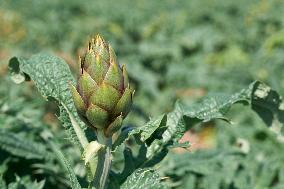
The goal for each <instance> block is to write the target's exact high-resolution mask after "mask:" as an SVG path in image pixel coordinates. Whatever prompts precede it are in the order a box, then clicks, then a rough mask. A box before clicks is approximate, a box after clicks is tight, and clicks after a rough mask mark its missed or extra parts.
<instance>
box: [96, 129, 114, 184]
mask: <svg viewBox="0 0 284 189" xmlns="http://www.w3.org/2000/svg"><path fill="white" fill-rule="evenodd" d="M97 139H98V142H99V143H101V144H103V145H105V148H102V149H101V150H99V151H98V165H97V170H96V174H95V180H94V186H95V188H96V189H105V188H107V180H108V176H109V172H110V168H111V161H112V156H111V146H112V138H111V137H110V138H106V137H105V136H104V132H103V130H97Z"/></svg>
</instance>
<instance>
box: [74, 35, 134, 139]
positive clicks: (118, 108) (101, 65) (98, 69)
mask: <svg viewBox="0 0 284 189" xmlns="http://www.w3.org/2000/svg"><path fill="white" fill-rule="evenodd" d="M80 64H81V70H80V75H79V78H78V81H77V86H76V87H74V86H73V85H70V88H71V93H72V97H73V101H74V104H75V107H76V109H77V112H78V114H79V116H80V117H81V119H82V120H83V121H84V122H85V123H86V124H87V125H88V126H89V127H91V128H93V129H96V130H99V131H103V132H104V135H105V136H107V137H110V136H112V135H113V133H115V132H117V131H118V130H119V129H120V127H121V124H122V120H123V119H124V118H125V117H126V116H127V114H128V112H129V111H130V108H131V105H132V96H133V93H134V91H133V90H132V89H131V88H130V86H129V81H128V76H127V72H126V68H125V65H122V67H120V66H119V64H118V62H117V59H116V56H115V53H114V50H113V49H112V47H111V46H110V45H109V44H108V43H106V42H105V41H104V39H103V38H102V37H100V36H99V35H97V36H96V38H95V39H92V40H91V41H90V42H89V47H88V50H87V51H86V53H85V54H84V56H83V57H82V58H81V59H80Z"/></svg>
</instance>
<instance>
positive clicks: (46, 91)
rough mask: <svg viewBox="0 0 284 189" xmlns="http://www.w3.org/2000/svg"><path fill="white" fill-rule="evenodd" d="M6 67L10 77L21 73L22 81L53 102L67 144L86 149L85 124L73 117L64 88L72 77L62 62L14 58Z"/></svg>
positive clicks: (47, 56) (49, 57)
mask: <svg viewBox="0 0 284 189" xmlns="http://www.w3.org/2000/svg"><path fill="white" fill-rule="evenodd" d="M9 68H10V72H11V74H12V75H15V74H21V75H22V76H25V77H26V80H27V79H29V78H31V79H32V80H33V81H34V83H35V85H36V87H37V88H38V90H39V92H40V93H41V94H42V95H43V96H44V97H45V98H46V99H52V100H55V101H56V102H57V103H58V104H59V107H60V113H61V115H60V117H59V119H60V120H61V121H62V123H63V126H64V127H65V128H66V130H67V131H68V136H69V137H70V139H71V141H72V142H73V143H75V144H78V143H79V142H80V143H81V145H82V146H86V145H87V143H88V141H87V139H86V138H85V137H84V133H83V130H84V129H85V125H84V124H83V123H82V122H81V121H80V119H79V117H78V115H77V112H76V109H75V106H74V103H73V100H72V96H71V93H70V91H69V88H68V83H69V82H71V83H73V82H74V78H73V76H72V74H71V71H70V69H69V67H68V65H67V64H66V63H65V61H64V60H63V59H61V58H58V57H55V56H53V55H50V54H38V55H34V56H32V57H31V58H30V59H23V58H19V57H14V58H12V59H11V60H10V62H9ZM75 136H78V138H77V137H75Z"/></svg>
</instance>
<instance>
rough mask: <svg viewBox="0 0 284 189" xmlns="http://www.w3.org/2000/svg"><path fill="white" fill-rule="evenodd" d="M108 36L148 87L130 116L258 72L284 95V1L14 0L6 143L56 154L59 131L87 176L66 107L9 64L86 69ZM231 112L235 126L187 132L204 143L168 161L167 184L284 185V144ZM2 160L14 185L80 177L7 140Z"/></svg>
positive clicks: (230, 85) (2, 41) (222, 88)
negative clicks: (50, 139)
mask: <svg viewBox="0 0 284 189" xmlns="http://www.w3.org/2000/svg"><path fill="white" fill-rule="evenodd" d="M97 33H99V34H101V35H102V36H103V37H104V38H105V39H106V40H107V41H109V42H110V44H111V45H112V46H113V48H114V49H115V51H116V53H117V56H118V59H119V61H120V64H126V66H127V69H128V73H129V75H130V79H131V82H132V86H133V87H134V88H135V90H136V93H135V100H134V107H133V111H132V112H131V113H130V115H129V116H128V118H127V120H126V121H125V125H133V126H139V125H141V124H143V123H145V122H146V121H148V120H149V117H155V116H158V115H160V114H162V113H165V112H169V111H170V110H171V109H172V108H173V104H174V102H175V101H176V100H177V99H180V101H181V102H182V103H184V104H189V105H190V104H191V103H193V102H196V101H198V100H199V99H200V98H202V97H203V96H205V95H207V94H208V93H222V92H226V93H233V92H236V91H239V90H240V89H241V88H243V87H246V86H247V85H248V84H249V83H251V82H252V81H253V80H261V81H264V82H266V83H268V84H269V85H270V86H272V88H274V89H275V90H276V91H278V92H279V94H280V95H282V96H283V95H284V1H282V0H270V1H269V0H250V1H247V0H238V1H227V0H190V1H181V0H163V1H162V0H156V1H147V0H139V1H133V0H120V1H115V0H101V1H91V0H86V1H77V0H68V1H67V0H66V1H62V0H49V1H42V0H24V1H14V0H2V1H0V77H1V79H0V129H1V132H2V134H0V138H1V137H2V140H3V141H2V142H5V140H4V136H7V133H5V132H8V131H9V132H10V133H13V134H15V137H16V139H18V140H19V145H20V144H21V143H23V141H22V140H26V139H29V140H31V141H33V143H34V145H36V146H39V147H38V148H39V149H38V150H39V152H35V153H39V154H40V153H43V154H44V153H45V152H46V153H48V151H49V150H50V149H48V148H47V147H45V145H44V140H43V136H44V135H46V134H47V131H51V132H52V133H54V137H55V138H56V140H57V141H58V144H59V145H60V147H61V148H63V149H64V153H65V154H67V157H68V159H69V160H70V161H71V163H72V165H73V166H74V167H75V171H76V174H77V175H78V177H79V178H83V176H84V175H85V172H84V169H83V168H84V167H83V165H82V162H81V161H80V154H79V151H78V150H77V149H74V148H73V147H72V145H71V144H69V143H68V141H66V140H65V138H67V136H66V135H65V133H64V131H63V129H62V127H61V126H60V124H59V122H58V121H57V118H56V114H58V109H57V108H56V106H55V104H54V103H51V102H47V101H45V100H44V99H42V97H41V96H40V95H39V94H38V92H37V91H36V90H35V88H34V86H33V84H32V83H28V84H26V85H15V84H13V83H12V81H11V80H10V79H9V77H8V74H7V71H8V68H7V62H8V60H9V59H10V58H11V57H12V56H16V55H17V56H27V57H28V56H30V55H32V54H34V53H37V52H41V51H52V52H54V53H55V54H57V55H58V56H60V57H62V58H64V59H65V60H66V61H67V62H68V64H69V65H70V67H71V69H72V70H73V71H74V75H76V73H75V70H76V68H77V66H78V55H80V54H82V52H83V51H84V49H85V48H86V45H87V41H88V40H89V39H90V38H91V37H93V36H94V35H95V34H97ZM229 117H230V118H232V121H233V122H234V125H233V126H229V125H228V124H224V123H222V122H210V123H207V124H206V125H204V126H203V127H197V128H195V129H194V130H192V131H190V133H186V135H185V136H184V138H183V140H192V142H193V144H192V148H190V149H189V150H191V151H192V152H191V153H188V152H184V151H182V150H176V151H173V152H172V153H171V154H170V155H169V156H168V157H167V158H166V159H165V160H164V161H163V162H162V165H161V169H159V170H160V174H161V175H162V176H165V178H168V176H169V177H170V179H165V182H166V183H168V184H169V185H171V186H172V187H174V188H259V189H263V188H272V187H274V188H277V187H278V188H284V172H283V170H284V168H283V165H284V163H283V162H284V155H283V153H282V154H281V152H282V151H283V148H284V145H283V141H281V140H277V139H276V137H275V136H274V135H273V133H271V131H269V129H268V128H266V127H265V125H264V123H263V122H262V121H261V120H260V119H259V118H258V117H257V116H256V115H255V113H253V112H251V111H244V110H243V109H242V106H237V107H235V108H234V109H233V110H232V111H230V116H229ZM1 132H0V133H1ZM1 135H2V136H1ZM0 141H1V139H0ZM240 141H241V145H239V142H240ZM6 142H7V141H6ZM243 143H245V145H247V146H249V147H247V148H249V149H247V151H246V152H245V153H244V154H241V155H234V153H233V152H232V149H234V148H238V147H240V146H241V147H242V146H243ZM0 147H1V145H0ZM41 148H42V149H41ZM204 148H205V149H204ZM232 154H233V155H232ZM177 159H178V160H180V161H177ZM208 160H210V161H208ZM0 162H1V163H0V165H1V166H0V178H1V176H2V177H3V180H4V181H5V182H6V184H9V183H10V185H9V186H10V187H11V188H13V187H14V188H17V187H19V186H22V187H25V186H26V188H31V186H33V187H34V188H40V187H43V184H44V183H43V182H45V186H44V187H45V188H54V187H56V188H67V186H68V182H69V181H68V178H67V177H66V174H65V173H64V171H63V170H62V169H61V168H60V164H59V163H58V162H56V160H55V159H54V158H53V157H50V158H47V159H46V158H45V157H44V156H43V157H42V156H41V155H39V156H37V157H29V156H28V155H26V154H23V153H21V152H17V151H15V150H13V149H12V150H11V149H10V150H9V149H8V150H7V149H2V150H1V151H0ZM193 162H195V163H193ZM117 163H119V161H117ZM281 164H282V165H281ZM197 165H199V166H198V168H196V169H194V166H196V167H197ZM280 165H281V166H280ZM201 168H202V170H199V169H201ZM36 180H37V181H36ZM81 182H83V183H84V181H83V180H82V181H81ZM212 183H214V184H212ZM0 185H1V184H0Z"/></svg>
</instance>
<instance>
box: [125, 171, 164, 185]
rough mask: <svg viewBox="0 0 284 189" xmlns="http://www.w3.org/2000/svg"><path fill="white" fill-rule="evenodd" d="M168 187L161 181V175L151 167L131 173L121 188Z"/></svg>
mask: <svg viewBox="0 0 284 189" xmlns="http://www.w3.org/2000/svg"><path fill="white" fill-rule="evenodd" d="M142 188H145V189H156V188H157V189H166V188H168V187H166V186H165V185H163V184H161V183H160V177H159V175H158V174H157V173H156V172H155V171H153V170H151V169H138V170H136V171H135V172H134V173H133V174H131V175H130V176H129V177H128V178H127V180H126V181H125V183H124V184H123V185H122V186H121V189H142Z"/></svg>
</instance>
